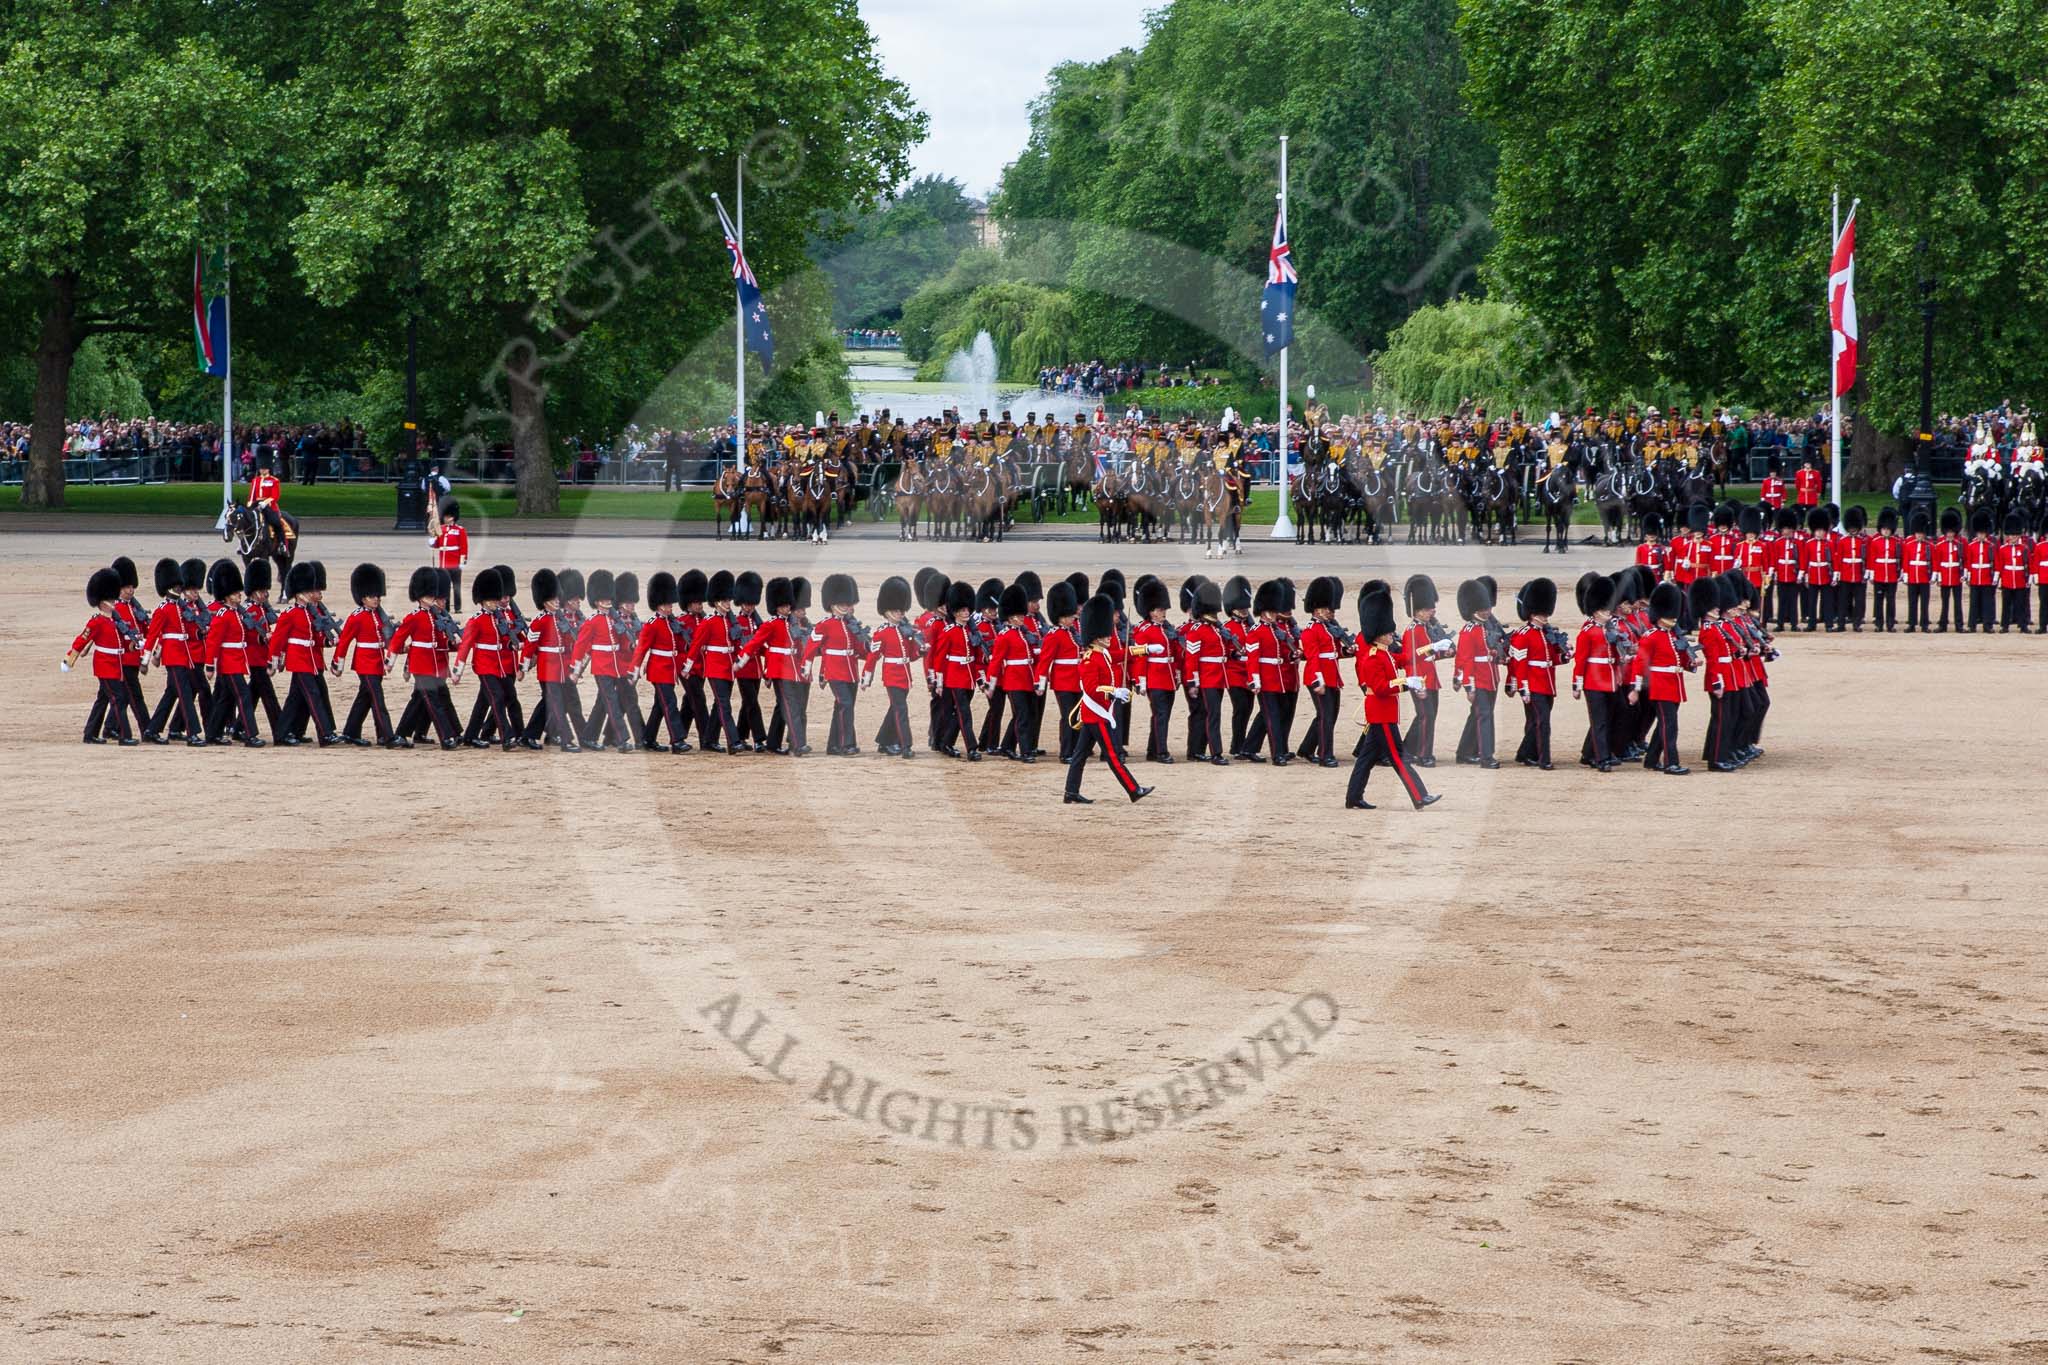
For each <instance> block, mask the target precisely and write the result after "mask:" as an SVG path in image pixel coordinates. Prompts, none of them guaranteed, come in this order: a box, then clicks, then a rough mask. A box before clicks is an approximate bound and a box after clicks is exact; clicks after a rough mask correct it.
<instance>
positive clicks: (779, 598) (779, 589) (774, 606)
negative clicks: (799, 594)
mask: <svg viewBox="0 0 2048 1365" xmlns="http://www.w3.org/2000/svg"><path fill="white" fill-rule="evenodd" d="M767 599H768V614H769V615H770V616H773V615H774V614H775V613H776V612H778V611H781V610H782V609H783V608H785V607H793V606H795V605H796V598H795V596H794V595H793V594H792V593H791V592H790V590H789V580H788V579H787V578H783V577H780V576H777V577H775V578H771V579H769V580H768V584H767Z"/></svg>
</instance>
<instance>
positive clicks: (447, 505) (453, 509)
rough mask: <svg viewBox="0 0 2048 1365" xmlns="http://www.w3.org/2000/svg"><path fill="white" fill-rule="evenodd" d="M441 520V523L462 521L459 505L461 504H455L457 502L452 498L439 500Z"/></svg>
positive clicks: (460, 506)
mask: <svg viewBox="0 0 2048 1365" xmlns="http://www.w3.org/2000/svg"><path fill="white" fill-rule="evenodd" d="M441 520H443V521H461V520H462V504H461V503H459V502H457V501H456V500H455V499H453V498H443V499H441Z"/></svg>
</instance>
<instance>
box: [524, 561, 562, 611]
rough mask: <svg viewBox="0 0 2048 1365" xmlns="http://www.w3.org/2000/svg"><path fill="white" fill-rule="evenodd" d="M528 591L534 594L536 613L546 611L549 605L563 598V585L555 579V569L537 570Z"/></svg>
mask: <svg viewBox="0 0 2048 1365" xmlns="http://www.w3.org/2000/svg"><path fill="white" fill-rule="evenodd" d="M528 591H529V592H531V593H532V594H533V609H534V610H535V611H546V610H547V609H548V603H550V602H553V601H556V600H557V599H559V598H560V597H561V595H562V584H561V581H560V580H559V579H557V578H556V577H555V571H554V570H553V569H535V570H534V571H533V582H532V583H531V584H530V585H529V587H528Z"/></svg>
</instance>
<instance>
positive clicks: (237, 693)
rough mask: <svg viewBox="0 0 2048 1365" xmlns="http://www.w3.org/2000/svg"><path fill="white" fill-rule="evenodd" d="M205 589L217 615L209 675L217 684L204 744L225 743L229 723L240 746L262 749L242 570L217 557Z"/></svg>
mask: <svg viewBox="0 0 2048 1365" xmlns="http://www.w3.org/2000/svg"><path fill="white" fill-rule="evenodd" d="M206 590H207V592H208V593H209V594H211V595H212V597H213V602H214V607H213V617H212V620H211V621H210V622H209V623H208V625H207V628H206V655H205V658H206V676H207V680H208V681H209V682H211V683H212V684H213V706H212V708H211V709H210V710H209V711H208V712H207V714H206V742H207V743H208V744H219V743H221V735H222V732H224V731H225V730H226V729H227V727H228V723H229V722H230V721H233V722H235V723H236V727H237V730H238V732H239V734H240V737H241V740H242V743H243V744H244V745H245V746H247V747H248V748H251V749H261V748H262V747H263V740H262V739H261V738H260V737H259V736H258V735H257V733H256V701H255V697H254V695H253V694H252V693H251V692H250V691H249V624H248V622H247V621H245V620H244V619H243V617H242V570H241V566H240V565H238V564H236V563H235V561H233V560H232V559H217V560H215V561H214V563H213V567H212V568H211V569H209V570H207V574H206Z"/></svg>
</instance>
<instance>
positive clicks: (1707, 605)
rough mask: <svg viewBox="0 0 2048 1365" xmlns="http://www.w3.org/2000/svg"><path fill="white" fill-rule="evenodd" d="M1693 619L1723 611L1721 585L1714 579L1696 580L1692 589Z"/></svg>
mask: <svg viewBox="0 0 2048 1365" xmlns="http://www.w3.org/2000/svg"><path fill="white" fill-rule="evenodd" d="M1689 591H1690V594H1691V597H1692V614H1693V618H1694V619H1695V620H1697V619H1698V618H1700V617H1702V616H1705V615H1706V614H1707V613H1708V612H1710V611H1719V610H1720V609H1721V585H1720V584H1719V583H1716V582H1715V581H1714V580H1713V579H1712V578H1695V579H1694V580H1693V581H1692V587H1691V588H1690V590H1689Z"/></svg>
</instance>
